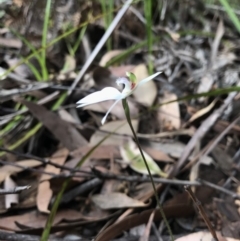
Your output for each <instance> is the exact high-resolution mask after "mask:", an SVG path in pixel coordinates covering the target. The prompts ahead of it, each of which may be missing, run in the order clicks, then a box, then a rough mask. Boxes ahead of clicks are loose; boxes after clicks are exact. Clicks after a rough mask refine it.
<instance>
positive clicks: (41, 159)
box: [0, 147, 88, 174]
mask: <svg viewBox="0 0 240 241" xmlns="http://www.w3.org/2000/svg"><path fill="white" fill-rule="evenodd" d="M0 151H5V152H8V153H11V154H13V155H16V156H19V157H23V158H27V159H35V160H37V161H39V162H41V163H43V164H45V165H52V166H54V167H57V168H61V169H62V170H67V171H70V172H72V173H78V172H79V173H87V174H88V172H86V171H83V170H79V169H76V168H70V167H66V166H63V165H59V164H57V163H54V162H52V161H51V160H49V159H47V158H41V157H38V156H34V155H31V154H23V153H20V152H16V151H12V150H9V149H6V148H3V147H0ZM1 162H2V163H3V161H1ZM8 165H10V164H8ZM21 167H22V166H21Z"/></svg>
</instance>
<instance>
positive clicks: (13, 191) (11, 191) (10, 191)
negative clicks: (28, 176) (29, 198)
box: [0, 186, 31, 195]
mask: <svg viewBox="0 0 240 241" xmlns="http://www.w3.org/2000/svg"><path fill="white" fill-rule="evenodd" d="M29 188H31V186H20V187H15V188H13V189H8V190H6V189H0V195H7V194H16V193H20V192H22V191H24V190H28V189H29Z"/></svg>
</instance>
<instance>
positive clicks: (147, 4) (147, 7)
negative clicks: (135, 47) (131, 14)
mask: <svg viewBox="0 0 240 241" xmlns="http://www.w3.org/2000/svg"><path fill="white" fill-rule="evenodd" d="M144 13H145V18H146V32H147V42H148V54H149V57H151V54H152V46H153V34H152V26H153V25H152V0H146V1H144ZM148 71H149V74H150V75H151V74H153V63H152V61H151V59H150V60H149V61H148Z"/></svg>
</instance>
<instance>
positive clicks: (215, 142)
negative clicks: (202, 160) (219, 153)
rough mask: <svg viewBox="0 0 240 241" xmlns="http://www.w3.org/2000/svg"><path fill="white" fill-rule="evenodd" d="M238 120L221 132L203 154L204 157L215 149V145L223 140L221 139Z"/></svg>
mask: <svg viewBox="0 0 240 241" xmlns="http://www.w3.org/2000/svg"><path fill="white" fill-rule="evenodd" d="M239 120H240V116H238V117H237V118H236V119H235V120H234V121H233V122H232V123H231V124H230V125H228V127H227V128H226V129H224V130H223V132H221V133H220V134H219V136H218V137H217V138H216V139H215V140H214V141H213V142H212V144H211V146H210V147H209V148H208V149H207V151H206V152H205V153H204V156H207V155H208V154H209V153H211V151H212V150H213V149H214V148H215V147H216V145H217V144H218V143H219V142H220V141H221V140H222V139H223V137H224V136H225V135H226V134H227V133H228V132H229V131H230V130H231V129H232V128H233V126H234V125H235V124H236V123H237V122H238V121H239Z"/></svg>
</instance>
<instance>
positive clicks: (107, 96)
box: [77, 87, 122, 107]
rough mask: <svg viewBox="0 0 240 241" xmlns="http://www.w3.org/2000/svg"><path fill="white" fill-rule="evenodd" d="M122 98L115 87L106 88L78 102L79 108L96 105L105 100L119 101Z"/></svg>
mask: <svg viewBox="0 0 240 241" xmlns="http://www.w3.org/2000/svg"><path fill="white" fill-rule="evenodd" d="M121 97H122V93H121V92H120V91H119V90H117V89H116V88H113V87H106V88H104V89H102V90H100V91H97V92H94V93H92V94H90V95H87V96H86V97H84V98H83V99H81V100H79V101H78V102H77V105H78V106H77V107H83V106H86V105H90V104H95V103H98V102H102V101H105V100H118V99H120V98H121Z"/></svg>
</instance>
